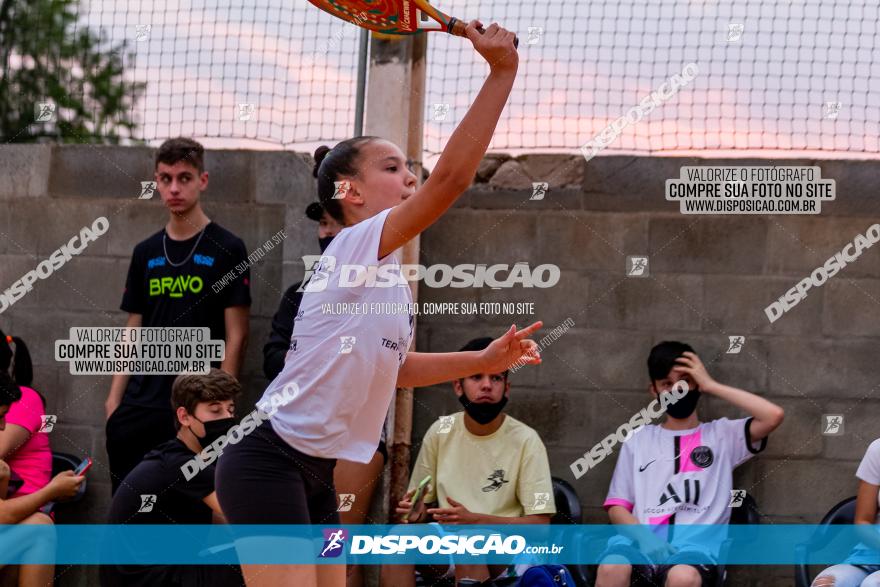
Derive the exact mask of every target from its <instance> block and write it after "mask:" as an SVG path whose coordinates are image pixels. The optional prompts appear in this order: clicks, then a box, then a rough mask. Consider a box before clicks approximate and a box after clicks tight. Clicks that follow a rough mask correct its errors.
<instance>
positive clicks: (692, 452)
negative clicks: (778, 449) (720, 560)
mask: <svg viewBox="0 0 880 587" xmlns="http://www.w3.org/2000/svg"><path fill="white" fill-rule="evenodd" d="M648 374H649V376H650V378H651V384H650V386H649V388H648V389H649V391H650V393H651V395H652V396H654V397H655V398H658V397H659V396H660V394H664V393H669V392H670V390H671V388H672V386H673V385H675V384H676V383H677V382H679V381H684V382H685V383H687V386H688V387H687V389H688V392H687V394H686V395H684V396H683V397H681V399H678V400H677V401H674V402H673V403H671V404H670V405H669V406H668V407H667V408H666V420H665V421H664V422H663V424H661V425H659V426H658V425H655V424H648V425H647V426H645V427H643V428H640V429H639V430H638V431H636V432H635V433H634V434H632V435H631V436H630V437H629V438H628V439H627V440H626V441H625V442H624V443H623V444H622V445H621V448H620V456H619V458H618V459H617V465H616V466H615V468H614V475H613V477H612V478H611V488H610V489H609V491H608V497H607V498H606V500H605V509H606V510H607V511H608V517H609V518H610V519H611V523H612V524H616V525H621V526H624V525H635V524H644V525H651V526H652V528H651V530H650V531H647V530H646V529H645V528H643V527H633V528H632V529H629V530H628V529H625V528H622V529H620V533H621V534H623V535H625V536H626V537H624V536H618V537H615V538H612V539H611V540H610V541H609V547H608V549H607V550H606V551H605V553H604V554H603V555H602V559H601V563H602V564H600V565H599V571H598V576H597V580H596V585H597V586H598V587H628V586H629V585H630V584H631V582H632V583H635V582H636V579H637V578H640V579H642V581H643V582H640V583H639V584H640V585H641V584H648V585H657V586H667V587H681V586H692V585H700V584H701V583H702V584H703V585H712V584H714V581H715V578H716V577H715V575H716V573H717V567H716V566H715V565H716V563H717V561H716V560H715V558H714V557H716V556H717V549H716V548H714V547H713V546H711V545H712V544H718V543H720V540H719V539H718V537H719V536H720V534H718V533H711V532H710V533H709V535H706V536H704V539H699V538H698V537H697V536H696V534H697V532H692V533H688V532H683V533H682V532H679V536H676V535H674V534H672V525H673V524H677V525H683V524H700V525H703V524H724V525H726V524H727V523H728V521H729V520H730V508H729V504H730V498H731V490H732V489H733V470H734V469H735V468H736V467H738V466H739V465H741V464H743V463H744V462H745V461H747V460H749V459H750V458H751V457H752V456H753V455H755V454H757V453H759V452H761V451H762V450H764V447H765V446H766V445H767V436H768V435H769V434H770V433H771V432H773V431H774V430H775V429H776V428H777V427H778V426H779V425H780V424H781V423H782V419H783V417H784V412H783V410H782V408H781V407H779V406H777V405H776V404H774V403H771V402H769V401H767V400H766V399H764V398H762V397H759V396H757V395H754V394H752V393H749V392H748V391H744V390H742V389H737V388H735V387H730V386H728V385H724V384H723V383H719V382H717V381H715V380H714V379H713V378H712V377H711V376H710V375H709V373H708V371H706V367H705V366H704V365H703V363H702V361H700V358H699V357H698V356H697V355H696V354H695V353H694V349H692V348H691V347H690V346H689V345H687V344H684V343H681V342H668V341H667V342H661V343H660V344H658V345H657V346H655V347H654V348H653V349H651V354H650V355H649V356H648ZM701 394H705V395H711V396H714V397H716V398H718V399H720V400H722V401H726V402H728V403H730V404H732V405H734V406H736V407H737V408H739V409H741V410H743V411H744V412H746V413H747V414H749V417H748V418H742V419H738V420H729V419H727V418H719V419H717V420H712V421H709V422H700V420H699V418H698V417H697V412H696V407H697V400H698V399H699V398H700V396H701ZM703 531H705V530H703ZM670 535H672V536H673V538H672V540H671V544H670V543H668V542H667V540H668V539H669V537H670ZM633 540H636V541H638V545H639V548H638V549H636V548H635V546H634V545H633V542H632V541H633ZM678 561H686V562H678Z"/></svg>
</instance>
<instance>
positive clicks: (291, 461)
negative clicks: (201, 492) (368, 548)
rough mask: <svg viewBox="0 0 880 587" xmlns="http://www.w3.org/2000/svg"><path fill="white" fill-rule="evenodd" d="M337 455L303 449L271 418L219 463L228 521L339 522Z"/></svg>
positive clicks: (220, 490)
mask: <svg viewBox="0 0 880 587" xmlns="http://www.w3.org/2000/svg"><path fill="white" fill-rule="evenodd" d="M335 466H336V459H323V458H319V457H313V456H309V455H306V454H303V453H301V452H299V451H298V450H296V449H294V448H292V447H291V446H290V445H289V444H287V443H286V442H285V441H284V439H282V438H281V437H280V436H278V434H276V433H275V431H274V430H273V429H272V425H271V424H270V423H269V422H268V421H267V422H263V423H262V424H261V425H260V426H259V427H258V428H257V429H256V430H254V431H253V432H252V433H251V434H249V435H248V436H246V437H244V438H243V439H242V440H241V441H240V442H239V443H238V444H233V445H229V446H227V447H226V448H225V449H224V450H223V454H222V455H221V456H220V459H219V461H218V463H217V473H216V477H215V478H216V481H215V484H216V489H217V499H218V500H219V501H220V507H221V508H222V509H223V515H224V516H225V517H226V519H227V521H228V522H229V523H230V524H317V525H325V524H326V525H333V526H336V525H339V514H338V513H337V512H336V509H337V502H336V490H335V488H334V487H333V468H334V467H335Z"/></svg>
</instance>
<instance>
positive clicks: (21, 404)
mask: <svg viewBox="0 0 880 587" xmlns="http://www.w3.org/2000/svg"><path fill="white" fill-rule="evenodd" d="M12 345H14V347H15V352H14V353H13V347H12ZM13 357H14V359H15V360H14V361H13ZM10 367H12V372H10ZM0 371H3V372H4V373H8V374H10V375H11V376H12V379H13V380H14V381H15V383H16V384H17V385H18V387H19V389H20V390H21V399H20V400H18V401H17V402H13V403H12V405H10V406H9V411H8V412H7V413H6V427H5V429H4V430H0V460H3V461H5V462H6V464H7V465H9V468H10V469H11V472H12V475H13V479H21V481H23V484H22V485H21V486H20V487H17V485H18V483H15V484H13V485H11V487H10V488H9V494H8V496H13V495H14V496H16V497H19V496H22V495H29V494H31V493H34V492H36V491H38V490H39V489H41V488H43V487H45V486H46V485H48V484H49V480H50V479H51V478H52V449H51V448H50V447H49V437H48V435H47V434H46V433H45V432H40V430H41V429H42V428H43V417H44V416H45V415H46V407H45V403H44V401H43V397H42V396H41V395H40V393H39V392H37V391H36V390H34V389H32V388H30V387H28V386H29V385H30V384H31V380H32V379H33V367H32V366H31V357H30V353H29V352H28V349H27V346H25V344H24V341H23V340H21V339H20V338H18V337H13V336H6V335H5V334H3V333H2V331H0ZM0 497H5V496H0Z"/></svg>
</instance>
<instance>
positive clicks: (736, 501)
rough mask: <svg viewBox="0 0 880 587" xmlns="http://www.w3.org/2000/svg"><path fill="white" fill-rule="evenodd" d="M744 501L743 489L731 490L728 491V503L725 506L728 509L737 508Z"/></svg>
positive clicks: (744, 493)
mask: <svg viewBox="0 0 880 587" xmlns="http://www.w3.org/2000/svg"><path fill="white" fill-rule="evenodd" d="M745 499H746V490H745V489H731V490H730V503H728V504H727V507H729V508H738V507H739V506H741V505H742V504H743V501H744V500H745Z"/></svg>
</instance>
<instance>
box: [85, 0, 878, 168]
mask: <svg viewBox="0 0 880 587" xmlns="http://www.w3.org/2000/svg"><path fill="white" fill-rule="evenodd" d="M205 4H207V5H208V7H205ZM242 4H246V6H242ZM438 4H439V5H440V7H441V8H442V9H444V10H445V11H447V12H449V13H451V14H454V15H456V16H459V17H461V18H463V19H470V18H479V19H481V20H482V21H483V22H484V23H486V24H488V23H489V22H492V21H498V22H499V23H501V24H503V25H504V26H505V27H507V28H510V29H512V30H514V31H516V32H517V34H518V35H519V37H520V40H521V44H520V72H519V76H518V79H517V84H516V86H515V88H514V92H513V95H512V96H511V99H510V102H509V105H508V107H507V109H506V110H505V113H504V116H503V118H502V121H501V123H500V125H499V128H498V132H497V133H496V135H495V138H494V141H493V143H492V146H491V148H492V149H494V150H502V151H513V152H519V151H522V150H525V151H549V150H574V149H577V148H578V147H579V146H580V145H582V144H584V143H585V142H586V141H587V140H589V139H590V138H591V137H593V136H594V135H596V134H597V133H599V132H600V131H601V130H602V129H603V128H604V127H605V126H606V125H607V124H609V123H610V122H611V121H613V120H614V119H616V118H617V117H619V116H621V115H624V114H626V112H627V111H628V110H629V109H630V108H632V107H634V106H636V105H637V104H638V103H639V101H640V100H642V99H643V98H645V97H646V96H648V95H649V94H650V93H651V92H652V91H653V90H656V89H657V88H658V87H659V86H660V84H662V83H663V82H664V81H666V80H667V79H668V78H669V77H670V76H672V75H673V74H676V73H679V72H681V70H682V68H683V67H684V65H685V64H687V63H690V62H693V63H695V64H697V66H698V67H699V74H698V75H697V77H696V78H695V79H694V80H693V82H692V83H690V84H689V85H688V86H686V87H684V88H682V89H681V90H680V91H679V92H678V94H676V95H675V96H674V97H673V98H672V99H671V100H669V101H667V102H666V103H664V104H663V105H662V106H660V107H658V108H657V109H655V110H654V111H653V112H651V113H650V114H649V115H647V116H645V117H644V118H643V119H642V120H641V121H640V122H638V123H637V124H633V125H631V126H630V127H628V128H627V129H626V130H625V131H624V132H623V134H622V135H621V136H620V137H619V138H618V139H617V140H616V141H615V142H614V143H613V144H611V145H610V146H609V148H608V149H607V150H606V151H605V153H606V154H610V153H620V152H635V153H664V154H687V153H692V152H698V153H707V152H709V151H711V152H718V151H722V152H723V151H726V150H730V149H734V150H735V154H737V155H747V154H755V152H756V151H760V153H761V154H765V155H771V154H772V155H775V156H778V155H783V156H793V155H794V156H801V155H804V154H818V155H822V156H834V157H853V158H855V157H858V158H862V157H872V158H873V157H877V155H878V153H880V138H878V137H880V100H878V99H877V96H878V95H880V55H878V52H880V43H878V36H880V7H878V6H877V4H876V3H869V2H868V0H860V1H858V2H857V1H856V0H836V1H834V2H826V3H821V4H820V3H818V2H816V1H810V0H779V1H774V0H767V1H757V0H748V1H746V2H738V3H730V2H726V1H722V0H717V1H716V0H705V1H700V0H691V1H690V2H687V1H685V2H682V1H674V0H641V1H639V0H621V1H618V0H604V1H593V2H589V3H581V2H562V1H561V0H551V1H549V2H544V3H535V2H527V1H525V0H514V1H511V2H508V1H502V0H483V1H481V2H479V3H477V2H473V1H471V2H465V1H464V0H442V2H438ZM734 4H735V5H734ZM869 4H870V5H869ZM81 13H82V16H83V19H84V22H86V23H88V24H89V25H90V26H94V27H97V26H101V27H103V28H104V29H105V31H106V33H107V34H108V36H109V37H110V38H111V39H113V40H114V41H121V40H123V39H128V40H129V42H130V47H131V49H132V50H133V51H135V52H136V56H135V58H134V59H133V60H129V59H127V60H126V68H127V71H128V72H129V73H130V75H131V76H132V77H133V78H136V79H141V80H146V81H147V82H148V87H147V93H146V96H145V98H144V99H143V100H142V102H141V104H140V105H139V107H138V109H137V116H138V117H139V119H140V120H141V121H142V123H143V128H142V131H141V136H142V137H143V138H145V139H147V140H149V141H150V142H157V141H161V140H162V139H164V138H166V137H168V136H170V135H172V134H189V135H193V136H195V137H198V138H202V139H206V140H205V143H206V145H208V146H211V147H221V148H236V147H248V148H250V147H253V148H272V149H275V148H286V149H294V150H309V148H311V147H312V146H314V145H315V144H318V143H329V144H332V143H333V142H335V141H338V140H340V139H344V138H347V137H349V136H351V134H352V124H353V116H354V94H355V81H356V65H355V62H356V57H357V39H358V36H359V29H357V28H356V27H354V25H350V24H346V23H344V22H342V21H338V20H335V19H334V18H332V17H330V16H329V15H326V14H324V13H322V12H320V11H319V10H317V9H316V8H314V7H313V6H312V5H311V4H309V3H308V2H307V1H306V0H286V1H283V2H282V1H279V0H248V2H246V3H241V2H237V3H232V2H229V1H216V2H208V3H187V2H181V3H172V2H163V1H158V2H154V3H149V4H146V5H145V4H143V3H141V2H131V1H121V2H118V1H114V2H110V1H92V2H88V3H84V4H83V6H82V9H81ZM138 25H148V26H149V31H148V32H147V33H146V35H145V36H144V35H142V40H140V41H138V40H136V35H137V27H138ZM731 25H733V26H732V30H731ZM738 25H742V27H741V33H740V32H739V29H740V27H739V26H738ZM529 27H540V28H542V29H543V34H540V35H538V36H537V42H535V43H533V44H530V43H529V31H528V29H529ZM729 37H730V38H731V40H728V38H729ZM532 38H533V40H534V39H535V38H536V37H535V34H533V36H532ZM428 62H429V65H428V96H427V100H426V102H427V104H428V112H426V113H425V116H426V125H425V132H426V137H425V149H426V151H427V152H428V154H429V155H430V154H436V153H438V152H439V151H440V150H442V146H443V144H444V143H445V140H446V138H447V137H448V135H449V133H450V132H451V131H452V129H453V128H454V127H455V124H456V122H457V121H458V120H460V119H461V117H462V116H463V115H464V113H465V111H466V109H467V106H468V104H469V103H470V101H471V100H472V99H473V97H474V95H475V94H476V92H477V90H478V88H479V84H480V82H481V81H482V79H483V78H484V77H485V74H486V71H487V68H486V66H485V64H484V63H482V61H481V58H480V57H479V56H478V55H476V54H475V53H474V51H473V49H472V48H471V46H470V44H469V43H468V42H467V41H466V40H464V39H460V38H453V37H451V36H448V35H443V34H439V33H432V34H431V38H430V42H429V58H428ZM872 96H873V99H872ZM838 102H839V103H840V105H839V110H837V106H836V105H835V104H836V103H838ZM240 103H252V104H254V107H255V110H254V113H253V115H252V117H251V120H249V121H240V120H238V104H240ZM434 103H445V104H449V107H450V110H449V113H448V115H447V119H446V121H443V122H434V121H432V120H431V117H430V114H431V111H430V110H431V104H434ZM828 103H831V106H829V105H828ZM835 110H837V113H836V115H835V114H834V111H835ZM208 139H210V140H208Z"/></svg>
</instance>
